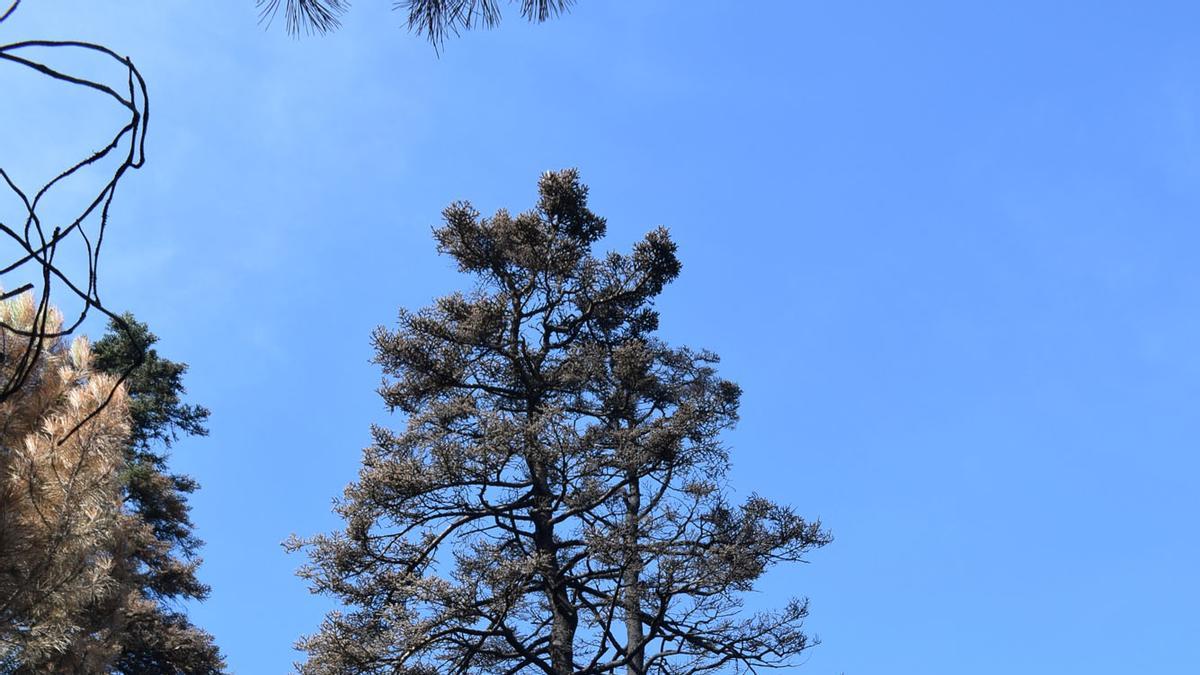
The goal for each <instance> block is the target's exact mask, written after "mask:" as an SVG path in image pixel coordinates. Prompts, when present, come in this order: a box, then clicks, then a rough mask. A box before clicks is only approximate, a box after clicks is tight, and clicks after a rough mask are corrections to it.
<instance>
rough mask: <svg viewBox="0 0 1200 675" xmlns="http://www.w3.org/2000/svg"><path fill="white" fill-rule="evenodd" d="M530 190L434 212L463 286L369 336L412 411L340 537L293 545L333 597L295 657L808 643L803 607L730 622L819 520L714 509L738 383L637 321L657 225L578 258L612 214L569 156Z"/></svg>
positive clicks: (481, 669) (648, 294)
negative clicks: (501, 202)
mask: <svg viewBox="0 0 1200 675" xmlns="http://www.w3.org/2000/svg"><path fill="white" fill-rule="evenodd" d="M539 192H540V199H539V201H538V205H537V207H536V208H535V209H533V210H531V211H528V212H525V213H522V214H519V215H517V216H511V215H510V214H508V213H507V212H505V211H500V212H498V213H497V214H495V215H494V216H493V217H491V218H481V217H480V214H479V213H478V212H476V211H475V210H474V209H473V208H472V207H471V206H470V205H469V204H466V203H457V204H454V205H452V206H450V207H449V208H448V209H446V211H445V212H444V214H443V215H444V219H445V224H444V226H443V227H441V228H440V229H438V230H436V232H435V237H436V239H437V242H438V245H439V250H440V251H442V252H443V253H446V254H448V255H450V256H451V257H452V258H453V259H454V260H455V261H456V262H457V263H458V267H459V269H460V270H461V271H463V272H466V273H470V274H472V275H474V276H475V277H476V279H477V282H478V284H477V287H476V289H475V290H474V291H473V292H471V293H469V294H463V293H456V294H453V295H450V296H447V297H444V298H442V299H440V300H438V301H437V302H436V303H435V305H434V306H432V307H429V308H426V309H424V310H421V311H418V312H407V311H402V312H401V313H400V320H399V326H398V328H397V329H396V330H386V329H379V330H377V331H376V333H375V336H374V341H375V348H376V360H377V362H378V363H379V364H380V365H381V366H382V368H383V371H384V373H385V375H386V379H385V383H384V385H383V387H382V389H381V392H380V393H381V394H382V396H383V398H384V400H385V402H386V403H387V405H388V406H389V407H390V408H391V409H392V410H393V411H396V410H398V411H400V412H402V413H404V415H405V416H406V418H407V426H406V428H405V430H404V431H403V432H400V433H394V432H392V431H389V430H387V429H384V428H382V427H376V428H375V429H374V431H373V435H374V442H373V444H372V445H371V446H369V447H368V448H367V449H366V450H365V451H364V457H363V468H362V470H361V472H360V475H359V479H358V481H357V482H355V483H353V484H351V485H350V486H349V487H348V488H347V490H346V494H345V498H344V500H342V501H341V502H340V503H339V505H338V509H337V510H338V512H339V513H340V514H341V515H342V517H344V518H345V519H346V521H347V525H346V528H345V531H344V532H339V533H334V534H331V535H324V536H317V537H314V538H312V539H310V540H307V541H301V540H293V541H292V542H291V546H292V547H294V548H306V549H307V551H308V553H309V556H310V564H309V565H307V566H305V567H304V568H303V569H302V570H301V576H303V577H304V578H306V579H307V580H308V581H309V582H310V584H311V585H312V588H313V589H314V591H316V592H320V593H325V594H329V595H332V596H334V597H336V598H338V599H339V600H340V601H342V603H344V604H345V605H346V606H347V609H348V612H347V613H342V612H334V613H331V614H330V615H329V616H328V617H327V618H326V621H325V622H324V623H323V625H322V627H321V630H320V631H319V632H318V633H317V634H315V635H313V636H310V637H308V638H306V639H304V640H302V641H301V643H300V646H301V648H302V649H304V650H306V651H307V652H308V654H309V659H308V661H307V662H306V663H305V664H303V665H302V666H301V670H302V671H303V672H307V673H385V672H386V673H411V674H417V673H450V672H454V673H518V672H527V671H528V672H543V673H548V674H550V675H560V674H566V673H608V672H614V671H617V670H625V671H627V672H629V673H635V674H636V673H651V672H653V673H700V672H708V671H719V670H721V669H726V670H733V671H738V670H742V669H745V668H751V667H755V666H758V665H768V666H769V665H779V664H782V663H786V662H787V661H788V660H789V659H790V658H791V657H793V656H794V655H795V654H797V653H798V652H799V651H800V650H802V649H804V648H805V647H806V646H807V645H808V641H807V640H806V638H805V636H804V635H803V633H802V632H801V631H800V622H801V621H802V620H803V618H804V616H805V614H806V606H805V604H804V603H803V602H798V601H797V602H793V603H791V604H790V605H789V606H788V607H786V608H785V609H784V610H782V611H780V612H777V613H761V614H756V615H752V616H750V617H748V618H743V619H738V618H737V614H738V609H739V607H740V596H739V593H740V592H742V591H746V590H749V589H750V588H751V587H752V584H753V582H754V580H755V579H757V578H758V577H759V576H761V574H762V573H763V572H764V571H765V570H766V569H767V568H768V567H769V566H770V565H771V564H773V563H775V562H779V561H784V560H797V559H799V558H800V556H801V555H802V554H804V553H806V552H807V551H809V550H812V549H813V548H816V547H819V546H821V545H823V544H825V543H826V542H827V541H828V535H827V534H825V533H824V532H823V531H822V530H821V529H820V526H819V524H817V523H807V522H805V521H804V520H803V519H801V518H800V517H798V516H796V515H795V514H793V513H792V512H791V511H790V510H789V509H787V508H785V507H781V506H778V505H775V504H772V503H771V502H769V501H767V500H765V499H762V498H759V497H752V498H751V499H750V500H749V501H747V502H746V503H745V504H744V505H742V506H740V507H732V506H730V505H729V504H728V503H727V500H726V493H727V490H726V488H725V485H724V476H725V472H726V469H727V455H726V452H725V450H724V449H723V447H722V446H721V444H720V441H719V438H718V436H719V434H720V433H721V431H723V430H724V429H726V428H728V427H729V426H731V425H732V423H733V421H734V420H735V419H736V410H737V402H738V398H739V395H740V390H739V389H738V388H737V387H736V385H733V384H732V383H730V382H727V381H725V380H721V379H719V378H717V377H716V375H715V370H714V369H713V367H712V366H713V363H715V357H714V356H713V355H711V354H707V353H704V352H699V353H694V352H692V351H690V350H686V349H671V348H669V347H667V346H666V345H664V344H662V343H661V342H660V341H658V340H656V339H655V338H654V337H653V332H654V331H655V330H656V328H657V325H658V315H657V313H656V312H655V310H654V309H653V300H654V298H655V297H656V296H657V295H658V294H659V293H660V292H661V291H662V289H663V287H664V286H665V285H666V284H667V283H669V282H670V281H672V280H673V279H674V278H675V277H676V276H677V275H678V274H679V270H680V264H679V261H678V260H677V258H676V248H675V244H674V243H673V242H672V241H671V239H670V236H669V235H668V233H667V232H666V230H664V229H661V228H660V229H657V230H654V231H652V232H650V233H649V234H648V235H647V236H646V237H645V238H644V239H643V240H642V241H641V242H639V243H638V244H637V245H636V246H635V247H634V249H633V251H632V253H630V254H627V255H621V254H617V253H609V254H608V255H606V256H603V257H597V256H594V255H593V254H592V247H593V245H595V244H596V242H598V241H599V240H600V239H601V238H602V237H603V236H604V232H605V221H604V220H603V219H602V218H600V217H598V216H596V215H595V214H594V213H592V212H591V211H590V210H589V209H588V207H587V188H586V187H585V186H583V185H582V184H581V183H580V181H579V178H578V175H577V174H576V172H574V171H563V172H558V173H549V174H546V175H544V176H543V177H542V179H541V181H540V183H539Z"/></svg>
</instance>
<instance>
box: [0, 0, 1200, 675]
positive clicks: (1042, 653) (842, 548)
mask: <svg viewBox="0 0 1200 675" xmlns="http://www.w3.org/2000/svg"><path fill="white" fill-rule="evenodd" d="M390 4H391V3H387V2H368V1H366V0H363V1H362V2H359V3H357V5H356V6H355V7H354V9H353V11H352V12H351V13H350V14H349V15H348V16H347V20H346V25H345V27H344V29H343V30H342V31H340V32H338V33H336V34H334V35H332V36H329V37H326V38H320V39H311V38H310V39H302V40H294V39H291V38H288V37H286V36H285V35H283V34H282V31H281V30H279V28H281V27H280V26H277V27H276V29H274V30H270V31H265V32H264V31H263V30H262V28H261V27H259V26H258V25H257V24H256V14H255V10H254V7H253V3H252V2H250V0H243V1H242V2H221V3H213V2H207V3H168V2H159V1H157V0H153V1H152V0H128V1H124V2H121V3H115V2H114V3H94V2H85V1H83V0H61V1H59V2H54V3H45V2H43V3H34V2H27V3H26V6H24V7H22V9H21V10H20V11H19V12H18V13H17V14H16V15H14V17H13V18H12V19H11V20H10V21H8V22H6V23H5V24H3V25H0V42H8V41H13V40H16V39H27V38H41V37H50V38H80V39H90V40H97V41H100V42H103V43H105V44H107V45H109V46H111V47H113V48H115V49H116V50H117V51H119V52H121V53H124V54H128V55H130V56H131V57H132V58H133V59H134V61H135V63H136V64H137V65H138V66H139V68H140V69H141V71H142V73H143V74H144V76H145V77H146V79H147V81H148V82H149V86H150V92H151V105H152V119H151V126H150V138H149V142H148V145H147V154H148V164H147V166H146V167H145V168H144V169H143V170H141V171H139V172H137V173H134V174H131V175H130V176H129V178H128V179H127V181H126V182H125V183H124V184H123V187H122V192H121V193H120V194H119V196H118V200H117V202H116V205H115V210H114V214H113V220H112V223H111V225H110V228H111V229H110V231H109V233H108V239H107V243H106V244H105V246H106V252H105V257H104V259H103V261H102V265H103V267H102V269H101V274H102V277H101V283H102V289H101V290H102V293H103V297H104V298H105V300H106V302H107V303H108V304H109V305H110V306H113V307H115V308H118V309H129V310H132V311H133V312H134V313H135V314H136V315H137V316H138V317H139V318H141V319H142V320H144V321H146V322H148V323H149V324H150V326H151V327H152V329H153V330H154V331H155V332H156V333H158V334H159V335H160V336H161V338H162V342H161V345H160V347H161V349H160V351H161V352H162V353H163V354H164V355H166V356H168V357H170V358H174V359H177V360H182V361H186V362H188V363H190V364H191V372H190V374H189V378H188V386H189V389H190V392H191V398H192V400H193V401H195V402H198V403H202V404H204V405H206V406H208V407H210V408H211V409H212V410H213V418H212V424H211V428H212V435H211V436H210V437H209V438H205V439H198V440H193V441H187V442H184V443H181V444H180V445H179V446H178V449H177V451H176V453H175V456H174V466H175V467H176V468H178V469H179V470H182V471H185V472H188V473H191V474H193V475H194V476H195V477H196V478H197V479H198V480H199V481H200V482H201V484H202V485H203V490H202V491H201V492H200V493H198V494H197V496H196V497H195V498H194V500H193V503H194V506H195V509H194V517H195V521H196V523H197V525H198V527H199V531H200V535H201V536H202V537H203V538H204V539H205V540H206V541H207V542H208V544H207V546H206V547H205V549H204V556H205V564H204V566H203V568H202V577H203V579H204V580H205V581H206V582H208V583H209V584H211V585H212V587H213V594H212V598H211V599H210V600H209V601H208V602H206V603H204V604H203V605H199V606H196V607H193V608H192V609H191V610H190V611H191V614H192V616H193V617H194V619H195V620H196V621H197V622H198V623H199V624H200V625H202V626H204V627H206V628H207V629H209V630H211V631H212V632H213V633H214V634H215V636H216V638H217V641H218V643H219V644H220V646H221V648H222V649H223V650H224V652H225V653H226V654H227V656H228V659H229V663H230V665H231V666H232V668H233V669H234V670H235V671H236V672H238V673H242V674H251V673H274V672H285V671H286V670H287V669H288V668H289V664H290V663H291V662H292V661H293V660H294V659H296V658H299V655H298V654H297V653H296V652H294V651H293V650H292V649H291V645H292V642H293V641H294V640H295V639H296V638H297V637H298V636H299V635H300V634H302V633H305V632H309V631H312V630H314V629H315V627H316V626H317V624H318V622H319V620H320V617H321V616H322V614H323V613H324V611H325V610H326V609H327V608H328V604H327V602H326V601H325V600H323V599H321V598H317V597H313V596H311V595H309V594H308V593H307V592H306V590H305V588H304V586H303V584H302V583H301V582H300V581H299V580H297V579H295V578H294V577H293V576H292V572H293V570H294V569H295V568H296V567H297V566H298V565H300V564H301V562H302V560H301V559H300V558H299V557H297V556H287V555H285V554H284V552H283V551H282V549H281V548H280V547H279V542H280V541H281V540H283V539H284V538H285V537H287V536H288V535H289V534H290V533H292V532H296V533H299V534H312V533H315V532H319V531H323V530H328V529H332V528H334V527H337V526H338V522H337V520H336V519H335V518H334V517H333V516H332V515H331V514H330V512H329V507H330V500H331V499H332V498H333V497H334V496H335V495H337V494H339V493H340V491H341V489H342V488H343V486H344V485H345V484H346V482H348V481H349V480H351V479H352V478H353V476H354V473H355V470H356V466H357V464H358V460H359V451H360V448H361V447H362V446H364V445H365V444H366V443H367V442H368V440H369V437H368V426H369V424H370V423H371V422H382V423H389V422H391V423H392V424H397V423H398V420H389V417H388V415H387V414H386V411H385V410H384V408H383V406H382V404H381V402H380V401H379V400H378V398H377V397H376V395H375V394H374V391H373V390H374V388H375V387H376V386H377V384H378V381H379V373H378V371H377V370H376V368H375V367H373V366H372V365H370V364H369V363H368V359H369V358H370V356H371V351H370V346H369V341H368V334H369V332H370V330H371V329H372V328H373V327H375V326H376V325H379V324H389V325H390V324H391V323H392V322H393V320H394V318H395V316H396V311H397V310H398V309H399V308H400V307H409V308H415V307H420V306H424V305H425V304H428V302H429V301H430V300H431V299H432V298H434V297H435V296H437V295H440V294H444V293H446V292H450V291H452V290H454V289H457V288H461V287H463V285H464V284H466V283H467V281H466V280H465V278H463V277H460V276H458V275H457V274H456V273H455V272H454V270H453V268H452V266H451V265H450V264H449V263H448V261H446V260H444V259H441V258H439V257H438V256H437V255H436V253H435V251H434V246H433V244H432V240H431V238H430V227H431V226H433V225H434V224H436V222H437V220H438V214H439V212H440V210H441V208H442V207H444V206H445V205H446V204H448V203H449V202H450V201H452V200H455V199H470V200H471V201H473V202H474V203H475V204H476V206H478V207H479V208H480V209H481V210H483V211H485V212H489V211H492V210H494V209H496V208H499V207H509V208H511V209H513V210H521V209H524V208H526V207H528V206H529V205H531V204H532V202H533V199H534V193H535V182H536V179H537V176H538V175H539V173H540V172H542V171H543V170H546V169H555V168H562V167H567V166H576V167H579V169H580V170H581V172H582V175H583V178H584V180H585V182H587V183H588V184H590V185H591V187H592V196H593V207H594V209H595V210H596V211H597V212H599V213H601V214H602V215H605V216H607V217H608V220H609V232H610V236H609V238H608V239H607V240H606V241H605V242H603V244H602V246H603V247H606V248H613V249H625V248H627V247H628V246H629V244H630V243H631V242H633V241H635V240H636V239H637V238H639V237H640V235H641V234H643V233H644V232H645V231H646V230H648V229H650V228H652V227H655V226H657V225H660V224H661V225H666V226H667V227H669V228H670V229H671V231H672V233H673V235H674V236H675V238H676V239H677V240H678V242H679V246H680V255H681V258H682V260H683V263H684V271H683V275H682V276H681V277H680V279H679V280H678V281H677V282H676V283H675V284H674V285H672V286H671V287H670V288H669V289H668V290H667V292H666V293H665V294H664V296H663V298H662V301H661V303H660V307H661V310H662V315H663V334H664V336H665V337H666V338H667V339H668V340H670V341H672V342H674V343H676V344H688V345H691V346H695V347H704V348H708V349H712V350H714V351H716V352H717V353H719V354H721V355H722V357H723V363H722V367H721V372H722V374H723V375H725V376H726V377H729V378H731V379H733V380H735V381H737V382H739V383H740V384H741V385H742V386H743V388H744V389H745V392H746V394H745V398H744V406H743V410H742V422H741V424H740V425H739V427H738V428H737V429H736V430H735V431H734V432H732V433H730V434H729V436H728V442H729V444H730V446H731V448H732V450H733V458H734V463H735V470H734V473H733V477H732V479H733V484H734V486H735V487H736V488H737V490H738V492H739V494H747V493H749V492H750V491H752V490H753V491H757V492H759V493H760V494H763V495H766V496H768V497H771V498H773V499H777V500H780V501H786V502H788V503H790V504H792V505H794V506H795V507H796V508H797V509H798V510H799V511H800V512H801V513H803V514H806V515H809V516H813V517H820V518H821V519H822V520H823V521H824V522H825V523H826V525H828V526H829V527H830V528H831V529H832V531H833V533H834V535H835V537H836V541H835V542H834V543H833V544H832V545H830V546H828V547H827V548H825V549H823V550H821V551H818V552H817V553H815V554H814V555H813V556H812V559H811V564H808V565H800V566H794V567H791V568H788V569H781V570H779V571H778V572H777V573H774V574H772V575H771V576H770V577H769V578H768V579H767V580H766V583H764V584H763V587H762V588H763V592H762V593H760V594H759V596H758V597H756V598H754V600H753V601H752V602H754V603H760V604H764V605H765V604H770V603H772V602H776V603H778V602H782V601H783V598H784V597H785V596H787V595H789V594H802V595H807V596H808V597H809V598H810V599H811V601H812V615H811V618H810V620H809V623H808V626H809V628H810V629H811V631H812V632H813V633H815V634H817V635H819V636H820V638H821V639H822V641H823V644H821V645H820V646H819V647H817V648H816V649H814V650H812V651H811V652H810V655H809V656H808V658H807V659H806V661H805V663H804V665H803V666H802V667H799V668H797V669H795V672H798V673H821V674H826V675H833V674H836V673H846V674H848V675H868V674H873V673H888V674H896V673H913V674H920V675H927V674H941V673H945V674H961V673H981V674H983V673H1013V672H1023V673H1114V674H1116V673H1121V674H1125V673H1138V672H1147V673H1150V672H1152V673H1156V674H1163V673H1187V672H1194V671H1195V668H1196V663H1198V662H1200V640H1197V639H1196V636H1197V633H1198V631H1200V618H1198V617H1197V614H1196V611H1195V607H1196V606H1197V604H1198V603H1200V580H1198V577H1197V574H1196V570H1197V569H1198V568H1200V544H1198V543H1197V537H1196V531H1197V530H1196V516H1197V514H1198V513H1200V478H1198V473H1200V460H1198V459H1197V454H1196V446H1197V439H1198V438H1200V416H1198V415H1197V414H1196V410H1197V405H1198V404H1200V350H1198V349H1197V345H1198V344H1200V314H1198V313H1197V301H1198V298H1200V265H1198V264H1197V263H1198V262H1200V232H1198V231H1197V227H1196V224H1197V216H1200V197H1198V194H1200V193H1198V192H1197V189H1196V188H1197V187H1198V183H1200V77H1198V76H1197V72H1200V42H1197V40H1196V39H1195V26H1196V25H1198V24H1200V9H1198V8H1197V7H1196V6H1195V5H1194V3H1182V2H1180V3H1172V2H1161V3H1153V6H1150V5H1148V4H1147V3H1133V2H1115V1H1113V2H1099V3H1084V2H1060V3H1046V2H1026V1H1019V2H1010V3H992V6H990V7H983V6H980V5H981V4H982V3H954V2H915V3H884V2H862V3H827V2H777V3H748V4H753V5H754V6H755V8H756V10H758V11H744V10H743V11H739V8H738V7H736V6H735V5H733V4H731V3H717V2H689V1H686V0H673V1H667V0H662V1H656V2H602V1H600V0H579V3H578V6H577V8H576V10H575V11H574V12H572V13H571V14H570V15H569V16H568V17H566V18H564V19H562V20H559V21H556V22H553V23H550V24H546V25H543V26H539V27H531V26H526V25H524V24H523V23H521V22H520V21H518V20H515V19H514V18H513V17H510V19H512V20H510V21H508V22H506V23H505V24H504V25H503V26H502V27H501V28H500V29H499V30H496V31H493V32H487V33H476V34H469V35H467V36H466V37H464V38H462V39H458V40H454V41H452V42H450V43H448V44H447V46H446V49H445V52H444V53H443V55H442V56H441V57H440V58H438V57H436V56H435V54H434V53H433V50H432V49H431V48H430V47H429V46H428V44H426V43H424V42H423V41H421V40H420V39H417V38H414V37H411V36H409V35H408V34H407V33H406V32H404V31H403V30H401V28H400V24H401V18H402V17H401V16H400V15H399V14H396V13H393V12H391V11H389V9H388V7H389V6H390ZM968 5H970V6H968ZM510 14H511V12H510ZM0 87H2V88H3V89H0V91H3V90H7V91H8V92H10V95H8V96H4V95H0V98H5V99H7V101H0V160H2V164H3V165H4V166H10V165H20V166H25V167H49V166H54V165H55V162H56V161H58V160H59V159H60V158H66V157H69V156H70V153H71V151H72V149H73V148H77V147H84V146H87V144H88V143H90V142H91V141H89V140H88V139H90V138H93V137H95V138H102V139H103V140H107V138H104V137H103V132H100V136H92V135H89V134H90V133H91V132H87V133H85V132H83V131H80V129H81V128H85V127H82V126H81V125H96V126H97V128H99V129H103V128H105V126H104V125H105V124H107V121H106V120H107V119H108V118H105V117H103V114H104V113H102V112H99V111H92V110H91V109H90V108H88V107H87V106H86V104H80V106H79V107H77V106H76V105H75V104H62V103H61V102H59V103H55V101H57V99H55V98H54V97H53V95H52V94H53V92H40V91H34V90H32V89H27V88H25V87H27V84H26V83H25V81H24V80H22V79H21V78H20V76H19V75H17V74H15V73H14V71H13V70H12V69H11V68H5V69H4V70H0ZM12 92H16V94H13V93H12ZM18 95H19V96H21V97H25V98H27V100H28V106H27V105H25V104H24V103H19V102H17V101H18V98H17V96H18ZM30 111H33V112H30ZM86 128H90V127H86ZM38 139H41V140H38ZM35 141H36V142H35ZM6 146H7V147H6ZM30 171H32V172H33V173H36V171H34V169H30ZM6 283H7V282H6ZM96 329H97V326H96V324H92V330H93V332H95V330H96Z"/></svg>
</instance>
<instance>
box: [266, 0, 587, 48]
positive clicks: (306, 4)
mask: <svg viewBox="0 0 1200 675" xmlns="http://www.w3.org/2000/svg"><path fill="white" fill-rule="evenodd" d="M574 2H575V0H507V2H506V3H501V2H500V0H394V2H393V3H392V7H393V9H396V10H399V11H405V12H407V14H408V19H407V24H408V29H409V30H411V31H413V32H414V33H416V34H417V35H422V36H424V37H426V38H428V39H429V41H430V42H432V43H433V45H434V47H435V48H440V47H441V45H442V44H443V43H444V42H445V40H446V38H447V37H451V36H456V35H459V34H460V33H461V32H462V31H465V30H473V29H477V28H494V27H495V26H496V25H498V24H499V23H500V20H501V18H502V12H501V4H509V5H513V4H520V14H521V16H522V17H523V18H524V19H525V20H526V21H529V22H531V23H542V22H544V21H548V20H549V19H553V18H555V17H557V16H559V15H560V14H564V13H566V12H567V10H569V9H570V8H571V5H573V4H574ZM349 6H350V4H349V3H348V2H346V0H258V8H259V18H260V20H261V21H262V22H263V23H264V24H268V25H269V24H270V23H271V20H272V19H273V18H274V17H275V16H276V15H277V14H278V13H279V11H280V10H281V9H282V10H283V18H284V27H285V28H286V29H287V32H289V33H291V34H292V35H299V34H300V33H306V34H314V33H315V34H325V33H329V32H332V31H335V30H337V29H338V28H339V27H340V26H341V16H342V15H343V14H345V12H346V10H347V9H349Z"/></svg>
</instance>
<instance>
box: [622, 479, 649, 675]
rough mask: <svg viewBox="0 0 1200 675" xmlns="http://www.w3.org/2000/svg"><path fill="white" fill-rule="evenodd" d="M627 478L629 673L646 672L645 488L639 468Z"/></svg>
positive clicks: (624, 576)
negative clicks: (640, 546) (642, 539)
mask: <svg viewBox="0 0 1200 675" xmlns="http://www.w3.org/2000/svg"><path fill="white" fill-rule="evenodd" d="M626 480H628V481H629V487H628V488H626V492H625V542H624V544H625V555H626V558H625V570H624V572H622V574H621V585H622V586H623V587H624V589H625V592H624V595H623V597H622V598H621V609H622V610H623V611H624V613H625V636H626V638H625V658H626V659H627V665H626V673H628V675H645V672H646V645H644V644H643V643H642V641H643V640H644V637H643V636H642V592H641V586H640V585H639V583H640V582H641V577H642V555H641V553H640V552H638V535H639V534H640V533H639V531H638V529H639V521H638V514H639V513H640V512H641V510H642V490H641V485H640V483H639V480H638V474H637V471H636V470H632V469H630V470H628V471H627V474H626Z"/></svg>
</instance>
